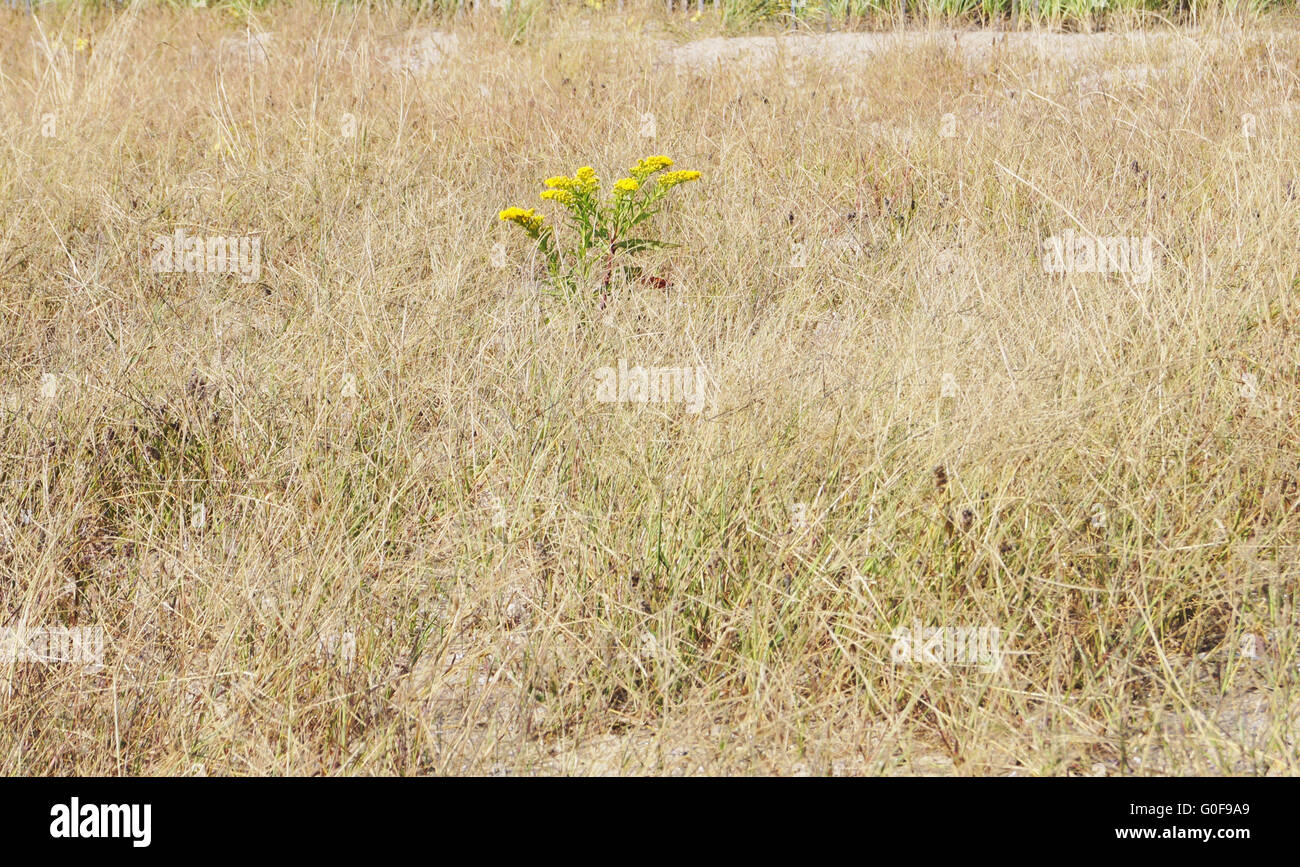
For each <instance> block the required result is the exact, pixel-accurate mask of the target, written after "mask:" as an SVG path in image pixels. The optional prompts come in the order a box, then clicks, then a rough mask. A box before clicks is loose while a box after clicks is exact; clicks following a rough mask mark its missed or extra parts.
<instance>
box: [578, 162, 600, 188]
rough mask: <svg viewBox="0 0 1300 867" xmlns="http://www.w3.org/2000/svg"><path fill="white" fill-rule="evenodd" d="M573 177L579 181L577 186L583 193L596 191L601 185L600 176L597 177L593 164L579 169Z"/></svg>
mask: <svg viewBox="0 0 1300 867" xmlns="http://www.w3.org/2000/svg"><path fill="white" fill-rule="evenodd" d="M573 179H574V180H575V181H576V182H577V183H576V184H575V188H576V189H577V191H578V192H581V193H594V192H595V191H596V190H597V188H599V187H600V178H598V177H596V170H595V169H593V168H592V167H591V166H583V167H582V168H580V169H578V170H577V171H576V172H575V173H574V175H573Z"/></svg>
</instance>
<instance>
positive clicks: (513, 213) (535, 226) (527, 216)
mask: <svg viewBox="0 0 1300 867" xmlns="http://www.w3.org/2000/svg"><path fill="white" fill-rule="evenodd" d="M497 218H498V219H500V220H504V221H505V222H508V223H518V224H519V225H520V226H522V227H523V228H524V231H526V232H527V233H528V234H530V235H536V234H537V233H538V232H540V231H541V230H542V223H543V222H544V220H543V218H542V217H539V216H538V215H537V212H536V210H535V209H533V208H529V209H528V210H526V211H525V210H524V209H523V208H506V209H505V210H504V211H502V212H501V213H500V214H497Z"/></svg>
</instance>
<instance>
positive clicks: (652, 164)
mask: <svg viewBox="0 0 1300 867" xmlns="http://www.w3.org/2000/svg"><path fill="white" fill-rule="evenodd" d="M672 164H673V161H672V160H671V159H669V158H668V157H646V158H645V159H643V160H640V161H639V162H637V164H636V165H635V166H633V167H632V168H630V169H628V172H629V173H630V174H631V175H632V177H634V178H636V179H637V180H638V181H643V180H645V179H646V178H648V177H650V176H651V175H653V174H654V173H655V172H661V171H663V170H664V169H666V168H668V167H669V166H671V165H672Z"/></svg>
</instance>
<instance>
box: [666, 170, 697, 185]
mask: <svg viewBox="0 0 1300 867" xmlns="http://www.w3.org/2000/svg"><path fill="white" fill-rule="evenodd" d="M699 179H700V173H699V172H694V171H690V172H669V173H668V174H666V175H660V176H659V186H661V187H663V188H664V189H672V188H673V187H675V186H677V185H678V184H684V183H687V182H689V181H698V180H699Z"/></svg>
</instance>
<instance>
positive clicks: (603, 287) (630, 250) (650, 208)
mask: <svg viewBox="0 0 1300 867" xmlns="http://www.w3.org/2000/svg"><path fill="white" fill-rule="evenodd" d="M672 166H673V161H672V159H671V158H669V157H666V156H650V157H646V158H644V159H642V160H638V161H637V164H636V165H635V166H632V167H631V168H630V169H628V176H627V177H624V178H619V179H618V180H617V181H615V182H614V185H613V188H612V190H611V191H610V195H609V198H608V199H605V198H602V197H601V195H600V178H599V177H598V176H597V175H596V170H595V169H593V168H592V167H591V166H583V167H582V168H580V169H578V170H577V171H576V172H574V173H573V177H566V176H564V175H558V176H556V177H553V178H547V179H546V181H545V185H546V189H545V190H543V191H542V193H541V197H542V198H543V199H545V200H547V201H552V202H558V203H559V204H561V205H563V206H564V208H565V210H566V211H567V212H568V216H569V221H570V223H571V224H572V227H573V230H574V232H575V233H576V238H575V242H574V244H573V245H572V246H568V247H563V248H562V247H561V246H560V244H559V242H558V241H557V238H556V234H555V228H554V226H552V225H550V224H548V223H547V222H546V220H545V218H544V217H542V216H539V215H538V214H537V213H536V210H535V209H533V208H529V209H527V210H525V209H523V208H518V207H511V208H506V209H505V210H503V211H502V212H501V213H500V214H499V215H498V216H499V218H500V219H501V220H503V221H505V222H510V223H515V224H516V225H518V226H519V227H520V228H522V229H523V230H524V231H525V232H527V233H528V237H530V238H532V239H533V240H534V241H536V242H537V249H538V250H539V251H540V252H541V254H542V256H543V258H544V259H545V261H546V269H547V272H548V273H549V275H550V278H551V285H552V287H553V288H554V289H555V290H557V291H559V292H561V293H563V294H564V295H566V296H572V295H574V294H576V293H578V292H579V291H580V290H581V289H582V288H583V287H585V286H588V285H590V284H592V283H593V281H599V282H598V283H597V284H596V285H598V286H599V288H600V291H601V293H602V294H603V293H605V292H608V291H609V287H610V284H611V283H613V281H614V277H615V275H616V274H618V275H621V276H622V277H624V278H626V279H634V278H636V277H638V276H640V273H641V270H640V268H639V267H638V266H636V265H633V264H632V263H631V262H629V261H628V260H629V259H630V258H631V257H633V256H635V255H636V254H638V253H642V252H644V251H646V250H655V249H659V248H662V247H668V246H673V245H671V244H668V243H666V242H664V241H660V240H657V239H655V238H650V237H645V236H644V230H643V229H641V228H640V227H642V226H643V225H645V224H646V223H647V221H648V220H649V219H650V218H651V217H653V216H654V215H655V214H657V213H658V212H659V209H660V208H661V207H662V205H663V201H664V198H665V197H666V196H667V195H668V193H669V192H670V191H671V190H673V189H674V188H675V187H678V186H680V185H681V184H685V183H689V182H691V181H697V180H699V178H700V173H699V172H697V171H683V170H677V171H671V172H670V171H668V169H670V168H672ZM656 176H657V177H656Z"/></svg>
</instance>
